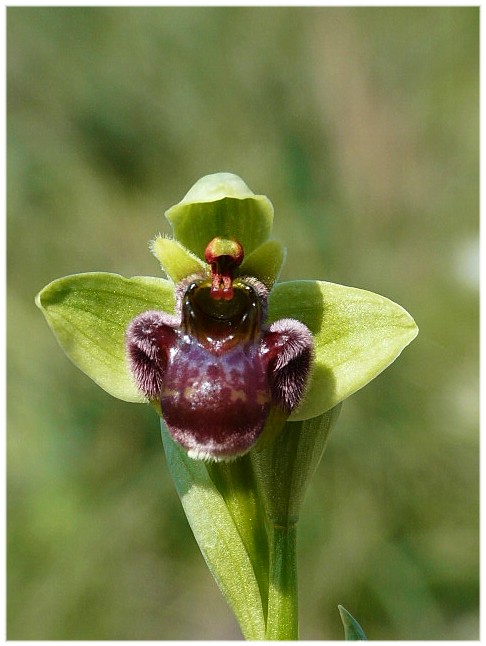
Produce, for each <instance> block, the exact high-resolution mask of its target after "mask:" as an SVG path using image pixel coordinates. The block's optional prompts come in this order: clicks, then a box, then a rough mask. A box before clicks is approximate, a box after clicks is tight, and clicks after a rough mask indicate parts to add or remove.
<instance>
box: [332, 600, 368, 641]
mask: <svg viewBox="0 0 486 646" xmlns="http://www.w3.org/2000/svg"><path fill="white" fill-rule="evenodd" d="M338 608H339V614H340V615H341V621H342V622H343V628H344V639H345V640H346V641H355V642H356V641H365V640H366V639H367V637H366V635H365V633H364V630H363V629H362V628H361V626H360V625H359V624H358V622H357V621H356V619H355V618H354V617H353V615H352V614H351V613H350V612H348V611H347V610H346V608H343V606H338Z"/></svg>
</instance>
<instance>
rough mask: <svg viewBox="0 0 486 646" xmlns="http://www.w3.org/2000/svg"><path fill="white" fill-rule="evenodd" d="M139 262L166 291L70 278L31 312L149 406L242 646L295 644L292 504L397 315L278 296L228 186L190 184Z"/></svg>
mask: <svg viewBox="0 0 486 646" xmlns="http://www.w3.org/2000/svg"><path fill="white" fill-rule="evenodd" d="M166 217H167V219H168V220H169V222H170V224H171V226H172V230H173V237H172V238H168V237H162V236H158V237H156V238H155V239H154V240H153V241H152V242H151V245H150V247H151V251H152V252H153V254H154V255H155V257H156V258H157V259H158V261H159V263H160V265H161V267H162V269H163V271H164V272H165V274H166V275H167V278H156V277H140V276H138V277H134V278H124V277H122V276H120V275H117V274H110V273H102V272H98V273H83V274H75V275H71V276H66V277H64V278H60V279H57V280H54V281H53V282H51V283H50V284H49V285H47V286H46V287H45V288H44V289H43V290H42V291H41V292H40V293H39V294H38V295H37V298H36V303H37V305H38V307H39V308H40V309H41V310H42V312H43V313H44V315H45V317H46V319H47V322H48V324H49V326H50V327H51V329H52V331H53V332H54V334H55V336H56V338H57V340H58V342H59V344H60V345H61V347H62V349H63V350H64V351H65V353H66V354H67V356H68V357H69V358H70V359H71V360H72V361H73V363H74V364H75V365H76V366H77V367H78V368H80V369H81V370H82V371H83V372H85V373H86V374H87V375H88V376H89V377H91V379H93V380H94V381H95V382H96V383H97V384H98V385H99V386H101V387H102V388H103V389H104V390H106V391H107V392H108V393H109V394H111V395H113V396H114V397H118V398H119V399H122V400H125V401H130V402H138V403H144V402H145V403H150V404H151V405H152V406H153V407H154V408H155V410H156V411H157V413H158V414H159V416H160V417H161V425H162V438H163V443H164V448H165V452H166V456H167V462H168V466H169V469H170V471H171V474H172V477H173V479H174V482H175V485H176V488H177V491H178V493H179V496H180V497H181V500H182V504H183V506H184V510H185V513H186V515H187V517H188V520H189V523H190V525H191V528H192V530H193V532H194V535H195V537H196V539H197V541H198V543H199V546H200V549H201V551H202V553H203V556H204V558H205V560H206V562H207V564H208V566H209V568H210V570H211V572H212V573H213V575H214V577H215V579H216V582H217V583H218V585H219V587H220V589H221V591H222V592H223V594H224V596H225V598H226V599H227V601H228V603H229V604H230V606H231V608H232V609H233V611H234V613H235V616H236V618H237V620H238V621H239V624H240V626H241V629H242V632H243V634H244V636H245V637H246V638H247V639H296V638H297V636H298V620H297V578H296V562H295V536H296V525H297V520H298V516H299V511H300V506H301V502H302V499H303V496H304V493H305V490H306V488H307V485H308V482H309V479H310V477H311V475H312V474H313V472H314V471H315V469H316V467H317V465H318V463H319V461H320V458H321V456H322V454H323V451H324V448H325V445H326V442H327V438H328V435H329V432H330V429H331V427H332V426H333V424H334V422H335V420H336V419H337V415H338V412H339V408H340V404H341V402H342V401H343V400H344V399H346V398H347V397H349V396H350V395H352V394H353V393H354V392H356V391H357V390H358V389H360V388H362V387H363V386H364V385H366V384H367V383H368V382H369V381H370V380H372V379H373V378H374V377H375V376H377V375H378V374H379V373H380V372H382V371H383V370H384V369H385V368H386V367H387V366H388V365H389V364H390V363H392V362H393V361H394V360H395V359H396V358H397V357H398V355H399V354H400V353H401V351H402V350H403V349H404V348H405V346H407V345H408V344H409V343H410V342H411V341H412V340H413V338H414V337H415V336H416V334H417V331H418V330H417V326H416V325H415V322H414V321H413V319H412V318H411V316H410V315H409V314H408V313H407V312H406V311H405V310H404V309H403V308H402V307H400V306H399V305H397V304H396V303H394V302H392V301H390V300H388V299H387V298H385V297H383V296H379V295H377V294H374V293H372V292H368V291H365V290H361V289H356V288H353V287H346V286H342V285H336V284H333V283H328V282H323V281H318V280H305V281H302V280H298V281H289V282H278V276H279V273H280V270H281V267H282V264H283V261H284V258H285V249H284V247H283V246H282V244H281V243H280V242H279V241H277V240H274V239H271V230H272V223H273V207H272V204H271V202H270V201H269V200H268V198H266V197H265V196H263V195H255V194H254V193H253V192H252V191H251V190H250V189H249V188H248V186H247V185H246V184H245V183H244V182H243V181H242V180H241V179H240V178H239V177H237V176H236V175H233V174H230V173H217V174H214V175H208V176H206V177H203V178H202V179H200V180H199V181H198V182H196V184H195V185H194V186H193V187H192V188H191V189H190V190H189V192H188V193H187V194H186V196H185V197H184V198H183V199H182V201H181V202H179V203H178V204H176V205H175V206H173V207H172V208H170V209H169V210H168V211H167V212H166Z"/></svg>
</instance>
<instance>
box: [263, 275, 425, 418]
mask: <svg viewBox="0 0 486 646" xmlns="http://www.w3.org/2000/svg"><path fill="white" fill-rule="evenodd" d="M286 317H289V318H294V319H297V320H299V321H302V323H305V325H307V327H308V328H309V329H310V331H311V332H312V334H313V336H314V346H315V348H314V349H315V356H314V362H313V371H312V374H311V378H310V384H309V387H308V390H307V393H306V395H305V397H304V400H303V401H302V403H301V404H300V406H299V407H298V409H297V410H296V411H294V413H293V414H292V415H291V417H290V420H293V421H297V420H302V419H308V418H311V417H315V416H317V415H320V414H321V413H323V412H325V411H326V410H329V409H330V408H332V407H333V406H335V405H336V404H337V403H338V402H340V401H342V400H343V399H345V398H346V397H349V396H350V395H352V394H353V393H354V392H356V391H357V390H359V389H360V388H362V387H363V386H365V385H366V384H367V383H368V382H369V381H371V380H372V379H374V377H376V376H377V375H378V374H380V372H382V371H383V370H384V369H385V368H386V367H387V366H389V365H390V364H391V363H392V362H393V361H394V360H395V359H396V358H397V357H398V355H399V354H400V353H401V351H402V350H403V349H404V348H405V347H406V346H407V345H408V344H409V343H410V342H411V341H412V340H413V339H414V338H415V337H416V335H417V333H418V328H417V326H416V324H415V321H414V320H413V318H412V317H411V316H410V314H408V312H406V311H405V310H404V309H403V307H401V306H400V305H397V304H396V303H394V302H393V301H390V300H389V299H388V298H385V297H384V296H380V295H378V294H374V293H373V292H368V291H365V290H363V289H356V288H354V287H345V286H343V285H335V284H333V283H325V282H320V281H310V280H309V281H292V282H287V283H280V284H279V285H276V287H275V288H274V289H273V290H272V292H271V293H270V298H269V319H270V321H275V320H277V319H279V318H286Z"/></svg>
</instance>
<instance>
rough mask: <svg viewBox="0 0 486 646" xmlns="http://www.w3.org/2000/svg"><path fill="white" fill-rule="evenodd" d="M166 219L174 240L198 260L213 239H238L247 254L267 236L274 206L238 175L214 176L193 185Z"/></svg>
mask: <svg viewBox="0 0 486 646" xmlns="http://www.w3.org/2000/svg"><path fill="white" fill-rule="evenodd" d="M165 216H166V218H167V219H168V220H169V222H170V224H171V226H172V230H173V233H174V238H176V239H177V240H178V241H179V242H181V243H182V244H183V245H184V246H185V247H187V248H188V249H189V251H191V252H193V253H195V254H196V255H197V256H199V258H204V250H205V248H206V245H207V244H208V242H210V241H211V240H212V239H213V238H215V237H216V236H219V237H221V238H231V239H235V240H238V242H240V244H241V245H242V246H243V250H244V252H245V254H250V253H251V252H252V251H253V250H254V249H256V247H258V246H259V245H260V244H262V243H263V242H265V241H266V240H267V239H268V238H269V236H270V232H271V230H272V224H273V206H272V203H271V202H270V200H269V199H268V198H267V197H265V196H264V195H255V194H254V193H253V192H252V191H251V190H250V189H249V188H248V186H247V185H246V184H245V183H244V182H243V180H242V179H241V178H239V177H238V176H237V175H233V174H231V173H216V174H214V175H206V176H205V177H202V178H201V179H200V180H199V181H198V182H196V184H194V186H193V187H192V188H191V189H190V190H189V192H188V193H187V195H186V196H185V197H184V199H182V200H181V201H180V202H179V203H178V204H176V205H175V206H173V207H171V208H170V209H169V210H168V211H166V213H165Z"/></svg>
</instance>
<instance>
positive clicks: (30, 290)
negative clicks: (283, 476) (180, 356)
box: [7, 7, 479, 640]
mask: <svg viewBox="0 0 486 646" xmlns="http://www.w3.org/2000/svg"><path fill="white" fill-rule="evenodd" d="M478 24H479V9H478V8H450V7H449V8H447V7H445V8H444V7H436V8H416V7H415V8H414V7H411V8H386V7H383V8H380V7H378V8H331V7H318V8H296V7H285V8H284V7H282V8H278V7H277V8H256V7H243V8H241V7H240V8H238V7H233V8H224V7H216V8H214V7H213V8H211V7H202V8H193V7H192V8H182V7H179V8H169V7H157V8H101V7H95V8H88V7H85V8H83V7H81V8H41V7H38V8H32V7H14V8H12V7H10V8H8V9H7V30H8V50H7V56H8V353H9V354H8V423H9V429H8V430H9V436H8V638H9V639H13V640H46V639H51V640H55V639H63V640H94V639H98V640H121V639H133V640H135V639H152V640H157V639H218V638H228V639H238V638H240V633H239V630H238V627H237V625H236V622H235V620H234V619H233V617H232V615H231V613H230V611H229V609H228V608H227V607H226V605H225V602H224V601H223V599H222V597H221V596H220V594H219V591H218V589H217V587H216V584H215V583H214V582H213V580H212V578H211V576H210V574H209V572H208V571H207V569H206V566H205V564H204V562H203V559H202V557H201V555H200V554H199V552H198V549H197V546H196V544H195V541H194V539H193V537H192V535H191V532H190V530H189V527H188V525H187V523H186V520H185V517H184V515H183V512H182V509H181V506H180V503H179V501H178V499H177V496H176V493H175V490H174V488H173V485H172V483H171V481H170V479H169V476H168V473H167V468H166V465H165V458H164V455H163V451H162V448H161V442H160V436H159V424H158V420H157V418H156V415H155V413H154V412H153V411H152V410H151V409H150V408H149V407H147V406H137V405H133V404H132V405H131V404H127V403H124V402H121V401H117V400H115V399H112V398H110V397H109V396H108V395H107V394H106V393H104V392H103V391H101V390H100V389H98V388H97V387H96V386H95V385H94V383H92V382H91V381H90V380H89V379H88V378H87V377H85V376H84V375H83V374H82V373H81V372H79V371H78V370H77V369H75V368H74V367H73V366H72V365H71V364H70V363H69V361H68V360H67V359H66V358H65V357H64V355H63V353H62V352H61V351H60V349H59V348H58V346H57V344H56V341H55V339H54V337H53V336H52V334H51V332H50V331H49V329H48V327H47V325H46V323H45V321H44V319H43V317H42V315H41V313H40V312H39V311H38V310H37V309H36V308H35V306H34V295H35V294H36V293H37V292H38V291H39V290H40V289H41V288H42V287H43V286H44V285H45V284H46V283H48V282H50V281H51V280H53V279H54V278H57V277H60V276H63V275H65V274H71V273H75V272H82V271H91V270H105V271H113V272H117V273H121V274H124V275H127V276H130V275H137V274H138V275H139V274H152V275H159V268H158V264H157V261H156V260H155V259H154V258H153V257H152V256H151V255H150V253H149V252H148V247H147V241H148V240H149V239H151V238H153V237H154V235H155V234H156V233H157V232H159V231H160V232H162V233H169V227H168V224H167V222H166V221H165V219H164V217H163V212H164V211H165V210H166V209H167V208H169V207H170V206H171V205H172V204H174V203H176V202H177V201H179V200H180V199H181V198H182V197H183V195H184V194H185V193H186V191H187V190H188V189H189V188H190V186H191V185H192V184H193V183H194V182H195V181H196V180H197V179H198V178H199V177H201V176H202V175H205V174H207V173H212V172H216V171H220V170H224V171H230V172H234V173H237V174H239V175H240V176H241V177H242V178H243V179H244V180H245V181H246V182H247V183H248V185H249V186H250V187H251V188H252V189H253V190H254V191H255V192H257V193H264V194H266V195H268V196H269V197H270V199H271V200H272V202H273V204H274V206H275V211H276V219H275V227H274V234H275V237H277V238H279V239H280V240H282V241H283V242H284V243H286V244H287V245H288V249H289V251H288V257H287V263H286V266H285V269H284V272H283V275H282V279H289V278H321V279H325V280H330V281H333V282H339V283H343V284H346V285H353V286H356V287H361V288H365V289H369V290H372V291H376V292H379V293H381V294H383V295H385V296H387V297H389V298H391V299H392V300H395V301H397V302H398V303H400V304H401V305H403V306H404V307H405V308H406V309H407V310H409V311H410V312H411V314H412V315H413V316H414V317H415V319H416V321H417V323H418V325H419V327H420V334H419V336H418V338H417V339H416V340H415V341H414V342H413V343H412V345H411V346H410V347H409V348H407V349H406V350H405V352H404V354H403V355H402V356H401V357H400V358H399V359H398V360H397V361H396V363H395V364H393V366H392V367H390V368H389V369H388V370H386V371H385V372H384V373H383V374H382V375H381V376H380V377H379V378H377V379H376V380H375V381H374V382H372V384H371V385H369V386H368V387H366V388H365V389H364V390H362V391H360V392H359V393H357V394H355V395H354V396H353V397H351V398H350V399H349V400H348V401H347V402H346V404H345V406H344V408H343V412H342V416H341V419H340V421H339V423H338V426H337V428H336V430H335V432H334V434H333V436H332V437H331V440H330V444H329V447H328V450H327V452H326V455H325V457H324V460H323V462H322V463H321V465H320V468H319V470H318V473H317V475H316V477H315V479H314V481H313V484H312V486H311V489H310V491H309V493H308V496H307V499H306V502H305V504H304V509H303V515H302V519H301V523H300V537H299V567H300V569H299V585H300V604H301V611H300V612H301V637H302V638H303V639H342V629H341V625H340V619H339V614H338V611H337V604H338V603H340V604H343V605H344V606H345V607H346V608H348V609H349V610H350V611H351V612H352V613H353V614H354V615H355V616H356V617H357V618H358V619H359V621H360V622H361V623H362V625H363V627H364V628H365V630H366V632H367V634H368V636H369V637H370V638H373V639H381V640H382V639H397V640H398V639H409V640H417V639H435V640H442V639H478V632H479V627H478V596H479V592H478V588H479V572H478V560H479V557H478V552H479V546H478V497H479V496H478V471H479V465H478V462H479V460H478V282H479V279H478V228H479V227H478V202H479V198H478V192H479V180H478V157H479V154H478V130H479V126H478V121H479V115H478V96H479V88H478V66H479V65H478V50H479V36H478Z"/></svg>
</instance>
